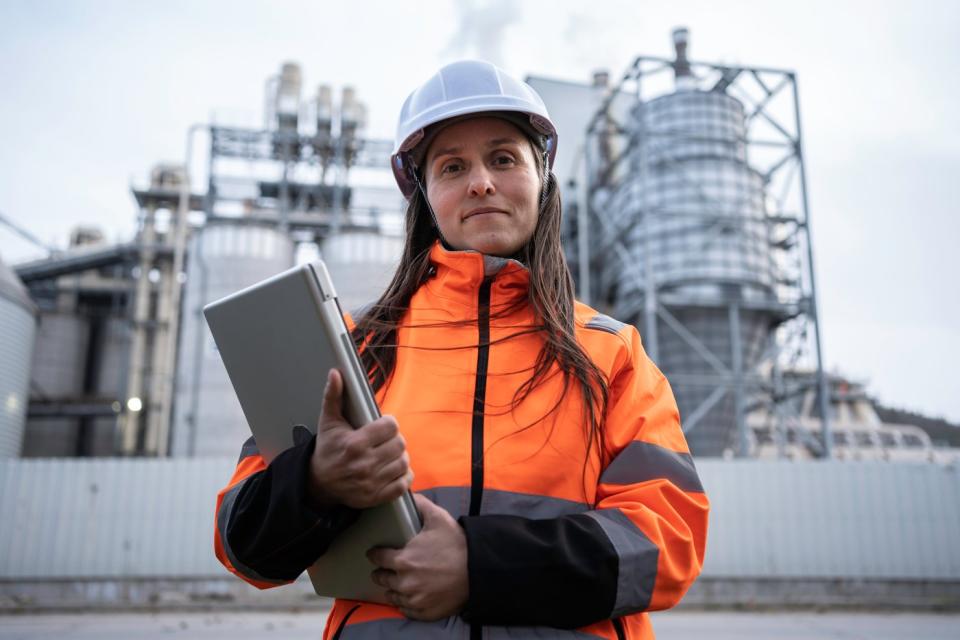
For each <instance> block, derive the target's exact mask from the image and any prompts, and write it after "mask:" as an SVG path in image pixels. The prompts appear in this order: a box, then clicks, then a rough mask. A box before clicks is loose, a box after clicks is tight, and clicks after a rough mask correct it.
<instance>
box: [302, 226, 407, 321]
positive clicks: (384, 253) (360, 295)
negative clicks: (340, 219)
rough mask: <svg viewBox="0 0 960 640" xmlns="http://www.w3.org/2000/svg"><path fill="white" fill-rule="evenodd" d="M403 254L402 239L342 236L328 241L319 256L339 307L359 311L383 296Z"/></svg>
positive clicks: (332, 237)
mask: <svg viewBox="0 0 960 640" xmlns="http://www.w3.org/2000/svg"><path fill="white" fill-rule="evenodd" d="M402 252H403V238H400V237H391V236H383V235H380V234H373V233H363V232H357V233H341V234H339V235H335V236H330V237H329V238H326V239H325V240H324V242H323V245H322V247H321V251H320V255H321V257H322V258H323V260H324V262H326V264H327V268H328V270H329V271H330V277H331V278H332V279H333V284H334V287H336V290H337V297H338V298H339V300H340V306H341V308H343V309H344V310H348V309H357V308H360V307H362V306H364V305H366V304H369V303H371V302H373V301H375V300H376V299H377V298H379V297H380V294H382V293H383V291H384V289H386V288H387V285H388V284H390V280H391V278H392V277H393V273H394V271H395V270H396V267H397V264H398V263H399V262H400V255H401V253H402Z"/></svg>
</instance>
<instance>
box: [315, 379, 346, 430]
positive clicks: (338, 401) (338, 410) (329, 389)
mask: <svg viewBox="0 0 960 640" xmlns="http://www.w3.org/2000/svg"><path fill="white" fill-rule="evenodd" d="M342 403H343V377H341V376H340V372H339V371H337V370H336V369H330V373H329V374H328V375H327V386H326V388H325V389H324V390H323V408H322V409H321V412H320V424H319V425H318V426H317V430H318V431H320V430H322V429H323V428H324V423H325V422H326V423H327V428H329V427H330V426H332V425H330V422H331V421H332V420H337V421H342V420H343V407H342Z"/></svg>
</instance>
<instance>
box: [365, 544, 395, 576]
mask: <svg viewBox="0 0 960 640" xmlns="http://www.w3.org/2000/svg"><path fill="white" fill-rule="evenodd" d="M398 553H400V550H399V549H388V548H387V547H374V548H372V549H370V550H369V551H367V560H369V561H370V562H372V563H373V564H375V565H376V566H377V567H379V568H380V569H389V570H390V571H393V572H394V573H396V570H397V554H398Z"/></svg>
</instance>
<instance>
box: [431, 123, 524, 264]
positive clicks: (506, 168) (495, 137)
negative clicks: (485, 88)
mask: <svg viewBox="0 0 960 640" xmlns="http://www.w3.org/2000/svg"><path fill="white" fill-rule="evenodd" d="M533 153H534V152H533V148H532V146H531V144H530V141H529V140H528V139H527V137H526V136H525V135H524V134H523V133H522V132H521V131H520V130H519V129H518V128H517V127H515V126H513V125H512V124H510V123H509V122H507V121H506V120H501V119H499V118H491V117H478V118H471V119H469V120H464V121H462V122H457V123H455V124H452V125H450V126H449V127H447V128H445V129H443V130H442V131H440V133H439V134H438V135H437V137H436V138H434V140H433V142H432V143H431V144H430V147H429V149H427V154H426V158H425V166H424V175H425V177H426V183H427V184H426V188H427V198H428V199H429V200H430V205H431V206H432V207H433V211H434V213H435V214H436V216H437V224H438V225H439V227H440V232H441V233H442V234H443V237H444V238H445V239H446V241H447V242H448V243H449V244H450V245H452V246H453V247H454V248H455V249H473V250H475V251H479V252H480V253H485V254H488V255H495V256H503V257H508V256H512V255H514V254H516V253H517V251H519V250H520V248H521V247H523V246H524V245H525V244H526V243H527V241H529V240H530V238H531V237H533V231H534V229H535V228H536V226H537V214H538V209H539V206H538V205H539V196H540V175H539V170H538V169H537V163H536V160H535V158H534V155H533Z"/></svg>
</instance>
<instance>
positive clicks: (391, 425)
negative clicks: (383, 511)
mask: <svg viewBox="0 0 960 640" xmlns="http://www.w3.org/2000/svg"><path fill="white" fill-rule="evenodd" d="M342 401H343V378H342V377H341V375H340V372H339V371H337V370H336V369H331V370H330V375H329V376H328V377H327V388H326V390H325V391H324V393H323V409H322V411H321V413H320V420H319V422H318V424H317V444H316V448H315V449H314V450H313V457H312V458H311V459H310V477H309V479H308V483H307V484H308V489H309V492H310V495H311V496H312V497H313V499H314V501H315V502H316V503H317V505H318V506H321V507H324V506H327V507H328V506H332V505H336V504H345V505H347V506H348V507H353V508H354V509H366V508H369V507H373V506H376V505H378V504H383V503H384V502H389V501H390V500H393V499H394V498H397V497H399V496H400V495H402V494H403V492H404V491H406V490H407V489H409V488H410V483H411V482H413V472H412V471H411V470H410V458H409V456H408V455H407V447H406V443H405V442H404V439H403V436H402V435H400V430H399V427H398V426H397V420H396V418H394V417H393V416H382V417H380V418H378V419H376V420H374V421H373V422H370V423H368V424H365V425H363V426H362V427H360V428H359V429H354V428H353V427H352V426H350V424H349V423H348V422H347V421H346V420H345V419H344V417H343V411H342Z"/></svg>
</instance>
